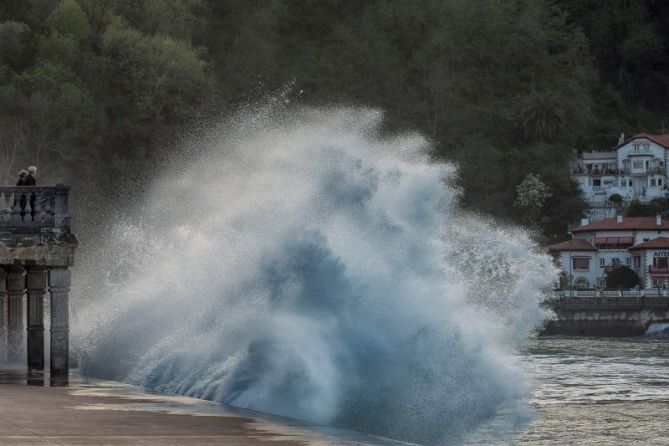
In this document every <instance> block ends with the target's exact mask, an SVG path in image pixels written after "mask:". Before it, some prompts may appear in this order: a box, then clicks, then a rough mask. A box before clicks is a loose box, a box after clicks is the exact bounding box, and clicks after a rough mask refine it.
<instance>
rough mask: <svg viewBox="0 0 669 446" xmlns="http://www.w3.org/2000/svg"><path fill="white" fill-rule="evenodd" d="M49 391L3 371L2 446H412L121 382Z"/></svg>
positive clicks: (36, 382)
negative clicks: (360, 445)
mask: <svg viewBox="0 0 669 446" xmlns="http://www.w3.org/2000/svg"><path fill="white" fill-rule="evenodd" d="M48 385H49V384H48V383H47V384H46V385H44V384H42V383H41V381H40V380H39V379H37V380H31V385H28V380H27V379H26V376H25V375H19V374H15V373H6V372H5V373H3V372H0V445H3V446H4V445H12V446H24V445H26V446H27V445H30V446H33V445H67V446H70V445H77V446H80V445H105V446H107V445H108V446H118V445H132V446H135V445H142V446H153V445H161V446H171V445H189V446H190V445H207V446H210V445H226V446H237V445H239V446H246V445H272V446H284V445H351V444H371V445H385V444H388V445H390V444H395V445H398V444H405V443H400V442H395V441H392V440H386V439H382V438H378V437H373V436H368V435H364V434H360V433H356V432H351V431H346V430H342V429H336V428H332V427H328V426H319V425H314V424H310V423H307V422H302V421H297V420H291V419H286V418H282V417H274V416H271V415H264V414H259V413H256V412H252V411H244V410H240V409H235V408H231V407H228V406H224V405H221V404H217V403H212V402H208V401H202V400H198V399H194V398H187V397H181V396H172V395H163V394H150V393H144V392H142V391H141V390H140V389H137V388H136V387H133V386H128V385H125V384H120V383H115V382H107V381H85V380H81V379H76V378H75V379H71V381H70V385H69V386H67V387H49V386H48Z"/></svg>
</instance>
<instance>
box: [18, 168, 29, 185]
mask: <svg viewBox="0 0 669 446" xmlns="http://www.w3.org/2000/svg"><path fill="white" fill-rule="evenodd" d="M26 176H28V171H27V170H22V171H21V172H19V181H17V182H16V185H17V186H23V182H24V181H25V180H26Z"/></svg>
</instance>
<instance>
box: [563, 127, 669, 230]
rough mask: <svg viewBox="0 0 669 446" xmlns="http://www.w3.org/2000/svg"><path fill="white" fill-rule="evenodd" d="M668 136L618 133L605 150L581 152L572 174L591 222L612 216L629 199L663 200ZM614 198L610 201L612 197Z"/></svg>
mask: <svg viewBox="0 0 669 446" xmlns="http://www.w3.org/2000/svg"><path fill="white" fill-rule="evenodd" d="M668 160H669V135H649V134H647V133H639V134H637V135H634V136H633V137H631V138H629V139H625V137H624V135H621V136H620V139H619V141H618V145H616V146H615V147H613V148H612V149H611V150H607V151H599V152H597V151H595V152H584V153H582V154H581V157H580V158H579V160H578V161H577V163H576V164H575V165H574V166H572V174H573V176H574V178H575V179H576V181H577V182H578V184H579V186H580V188H581V190H582V191H583V196H584V198H585V200H586V201H587V203H588V207H589V216H588V217H589V219H590V220H591V221H596V220H601V219H604V218H609V217H613V216H615V215H616V213H618V211H619V208H620V207H622V206H625V205H626V204H629V203H630V202H631V201H632V200H638V201H640V202H641V203H648V202H649V201H651V200H652V199H654V198H661V199H666V197H667V193H668V192H669V189H667V177H668V175H669V170H668ZM612 197H613V198H614V199H613V200H611V198H612Z"/></svg>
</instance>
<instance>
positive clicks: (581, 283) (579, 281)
mask: <svg viewBox="0 0 669 446" xmlns="http://www.w3.org/2000/svg"><path fill="white" fill-rule="evenodd" d="M589 284H590V283H589V282H588V279H586V278H585V277H577V278H576V280H574V286H575V287H576V288H587V287H588V285H589Z"/></svg>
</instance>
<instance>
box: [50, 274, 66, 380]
mask: <svg viewBox="0 0 669 446" xmlns="http://www.w3.org/2000/svg"><path fill="white" fill-rule="evenodd" d="M49 291H50V292H51V364H50V365H51V376H52V377H53V376H67V374H68V371H69V354H70V352H69V339H68V338H69V318H70V309H69V292H70V271H68V270H67V268H52V269H51V270H50V271H49Z"/></svg>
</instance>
